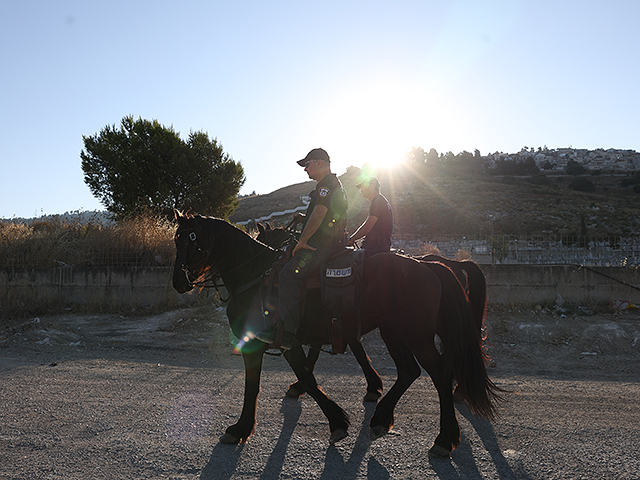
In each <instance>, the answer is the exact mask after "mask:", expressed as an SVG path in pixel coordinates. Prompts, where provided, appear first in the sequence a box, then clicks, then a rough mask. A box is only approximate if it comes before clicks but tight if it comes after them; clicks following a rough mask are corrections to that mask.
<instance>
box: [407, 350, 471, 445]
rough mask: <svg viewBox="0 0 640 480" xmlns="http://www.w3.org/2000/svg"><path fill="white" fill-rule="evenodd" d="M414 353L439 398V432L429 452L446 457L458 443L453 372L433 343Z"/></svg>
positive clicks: (458, 432) (458, 433)
mask: <svg viewBox="0 0 640 480" xmlns="http://www.w3.org/2000/svg"><path fill="white" fill-rule="evenodd" d="M432 347H433V348H432ZM415 353H416V358H417V359H418V362H420V365H422V366H423V367H424V369H425V370H426V371H427V373H429V376H431V380H433V385H434V386H435V387H436V390H437V391H438V398H439V400H440V433H438V436H437V437H436V440H435V442H434V444H433V446H432V447H431V448H430V449H429V453H430V454H432V455H434V456H437V457H447V456H449V454H450V453H451V451H452V450H454V449H455V448H456V447H457V446H458V445H459V444H460V425H459V424H458V419H457V418H456V411H455V409H454V407H453V393H452V385H453V372H452V371H451V369H450V368H449V367H447V366H446V365H445V363H444V361H443V360H442V357H441V356H440V354H439V353H438V351H437V350H436V348H435V345H428V346H427V347H426V348H423V349H422V350H421V351H420V352H415Z"/></svg>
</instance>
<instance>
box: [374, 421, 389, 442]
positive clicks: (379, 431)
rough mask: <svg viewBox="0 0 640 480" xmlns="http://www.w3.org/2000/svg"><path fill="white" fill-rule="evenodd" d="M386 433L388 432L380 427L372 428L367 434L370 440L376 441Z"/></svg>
mask: <svg viewBox="0 0 640 480" xmlns="http://www.w3.org/2000/svg"><path fill="white" fill-rule="evenodd" d="M387 433H388V430H387V429H386V428H384V427H382V426H380V425H378V426H376V427H373V428H372V429H371V431H370V432H369V437H370V438H371V440H377V439H379V438H380V437H384V436H385V435H386V434H387Z"/></svg>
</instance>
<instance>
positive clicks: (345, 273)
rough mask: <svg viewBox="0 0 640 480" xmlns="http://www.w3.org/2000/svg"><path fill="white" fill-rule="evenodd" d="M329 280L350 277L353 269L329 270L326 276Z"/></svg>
mask: <svg viewBox="0 0 640 480" xmlns="http://www.w3.org/2000/svg"><path fill="white" fill-rule="evenodd" d="M324 276H325V277H327V278H337V277H350V276H351V267H348V268H327V271H326V272H325V274H324Z"/></svg>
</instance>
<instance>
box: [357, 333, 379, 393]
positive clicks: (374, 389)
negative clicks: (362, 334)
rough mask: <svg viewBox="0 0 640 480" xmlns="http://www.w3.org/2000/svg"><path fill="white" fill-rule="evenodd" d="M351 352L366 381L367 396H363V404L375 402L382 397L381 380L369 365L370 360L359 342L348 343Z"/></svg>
mask: <svg viewBox="0 0 640 480" xmlns="http://www.w3.org/2000/svg"><path fill="white" fill-rule="evenodd" d="M349 346H350V347H351V351H352V352H353V355H354V356H355V357H356V360H357V361H358V364H360V367H362V371H363V373H364V376H365V378H366V379H367V394H366V395H365V396H364V401H365V402H377V401H378V399H379V398H380V397H381V396H382V390H383V388H384V387H383V386H382V379H381V378H380V375H378V372H376V369H375V368H373V366H372V365H371V359H370V358H369V355H367V352H365V351H364V347H363V346H362V343H361V342H360V340H354V341H350V342H349Z"/></svg>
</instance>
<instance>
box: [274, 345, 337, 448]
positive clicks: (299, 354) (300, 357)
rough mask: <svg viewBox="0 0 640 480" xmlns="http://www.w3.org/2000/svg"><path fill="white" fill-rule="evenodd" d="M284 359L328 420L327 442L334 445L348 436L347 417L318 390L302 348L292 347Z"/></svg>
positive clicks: (298, 346)
mask: <svg viewBox="0 0 640 480" xmlns="http://www.w3.org/2000/svg"><path fill="white" fill-rule="evenodd" d="M284 358H286V359H287V362H289V365H291V368H292V369H293V371H294V372H295V374H296V376H297V377H298V379H299V380H300V384H301V385H302V388H304V391H305V392H307V393H308V394H309V396H311V398H313V399H314V400H315V401H316V403H317V404H318V406H319V407H320V409H321V410H322V412H323V413H324V414H325V416H326V417H327V419H328V420H329V428H330V430H331V437H330V438H329V442H330V443H331V444H334V443H336V442H338V441H340V440H342V439H343V438H345V437H346V436H347V435H348V433H347V429H348V428H349V417H348V415H347V413H346V412H345V411H344V410H343V409H342V408H341V407H340V406H339V405H338V404H337V403H336V402H334V401H333V400H331V399H330V398H329V397H328V396H327V395H326V394H325V393H324V392H322V390H320V389H319V388H318V384H317V383H316V379H315V377H314V376H313V371H311V370H309V368H308V367H307V365H306V356H305V354H304V350H303V349H302V346H300V345H294V347H293V348H292V349H291V350H288V351H286V352H285V353H284Z"/></svg>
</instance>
